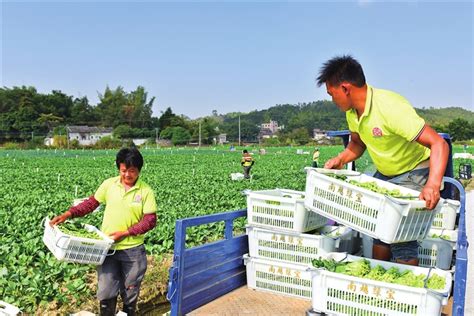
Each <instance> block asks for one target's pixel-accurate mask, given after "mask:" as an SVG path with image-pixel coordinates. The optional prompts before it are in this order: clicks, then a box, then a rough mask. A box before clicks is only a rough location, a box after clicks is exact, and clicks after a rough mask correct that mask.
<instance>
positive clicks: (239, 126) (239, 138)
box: [239, 115, 240, 146]
mask: <svg viewBox="0 0 474 316" xmlns="http://www.w3.org/2000/svg"><path fill="white" fill-rule="evenodd" d="M239 146H240V115H239Z"/></svg>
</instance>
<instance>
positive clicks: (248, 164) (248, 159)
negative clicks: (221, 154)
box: [240, 149, 255, 179]
mask: <svg viewBox="0 0 474 316" xmlns="http://www.w3.org/2000/svg"><path fill="white" fill-rule="evenodd" d="M242 153H243V154H242V159H241V160H240V164H241V165H242V167H243V168H244V178H245V179H250V169H252V166H253V164H254V163H255V161H254V160H253V158H252V156H250V154H249V152H248V150H247V149H244V150H243V152H242Z"/></svg>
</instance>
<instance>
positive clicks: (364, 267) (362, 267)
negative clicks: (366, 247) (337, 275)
mask: <svg viewBox="0 0 474 316" xmlns="http://www.w3.org/2000/svg"><path fill="white" fill-rule="evenodd" d="M369 272H370V261H369V260H367V259H361V260H357V261H352V262H349V263H348V264H347V265H346V269H345V271H344V274H347V275H352V276H355V277H364V276H365V275H366V274H368V273H369Z"/></svg>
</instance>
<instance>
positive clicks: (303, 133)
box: [0, 86, 474, 145]
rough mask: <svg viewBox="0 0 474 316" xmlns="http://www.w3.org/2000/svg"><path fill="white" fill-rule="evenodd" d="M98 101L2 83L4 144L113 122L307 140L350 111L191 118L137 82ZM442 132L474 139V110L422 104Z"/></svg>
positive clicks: (300, 108)
mask: <svg viewBox="0 0 474 316" xmlns="http://www.w3.org/2000/svg"><path fill="white" fill-rule="evenodd" d="M98 97H99V101H98V103H97V104H96V105H92V104H90V102H89V100H88V99H87V97H74V96H71V95H67V94H65V93H63V92H61V91H59V90H53V91H51V93H39V92H38V91H37V90H36V88H34V87H31V86H29V87H27V86H22V87H12V88H8V87H3V88H0V143H5V142H25V141H29V140H31V139H35V137H37V139H38V142H39V140H40V139H43V138H44V137H45V136H46V135H57V134H62V135H64V134H65V126H68V125H69V126H72V125H88V126H99V127H112V128H113V135H114V137H115V138H118V139H126V138H153V139H154V138H156V136H159V138H162V139H168V140H170V141H171V142H172V143H173V144H175V145H181V144H187V143H189V142H197V141H198V140H199V139H200V141H201V143H203V144H212V143H213V142H214V141H215V139H216V137H217V136H218V135H219V134H222V133H223V134H226V135H227V140H228V141H231V142H236V141H238V138H239V120H240V138H241V140H242V141H244V142H256V141H258V134H259V132H260V124H262V123H264V122H269V121H270V120H273V121H277V122H278V124H279V125H280V126H281V125H283V126H284V129H283V130H281V131H280V132H279V133H278V138H272V139H269V140H266V141H267V142H268V143H270V144H274V145H278V144H285V145H286V144H306V143H309V142H310V141H311V138H312V136H313V129H315V128H318V129H321V130H340V129H347V124H346V121H345V115H344V113H342V112H341V111H340V110H339V109H337V107H336V106H335V105H334V104H333V103H332V102H330V101H315V102H309V103H298V104H278V105H276V106H273V107H270V108H268V109H266V110H260V111H257V110H255V111H251V112H249V113H240V112H237V113H227V114H218V113H217V111H213V112H212V114H210V115H209V116H205V117H202V118H199V119H190V118H189V117H187V116H185V115H177V114H175V113H173V111H172V109H171V108H170V107H168V108H166V109H164V111H162V112H161V113H160V114H161V115H160V116H153V112H152V107H153V104H154V102H155V97H149V96H148V93H147V92H146V90H145V88H144V87H142V86H138V87H137V88H136V89H135V90H133V91H130V92H127V91H125V90H124V89H123V88H122V87H120V86H119V87H117V88H115V89H111V88H109V87H106V88H105V90H104V92H103V93H99V94H98ZM417 112H418V113H419V114H420V115H421V116H422V117H423V118H425V120H426V121H427V122H428V123H429V124H430V125H432V126H434V128H435V129H436V130H437V131H438V132H447V133H449V134H450V135H451V136H452V137H453V139H454V140H460V141H462V140H469V139H472V138H474V113H473V112H471V111H468V110H465V109H462V108H456V107H452V108H444V109H433V108H429V109H425V108H423V109H417Z"/></svg>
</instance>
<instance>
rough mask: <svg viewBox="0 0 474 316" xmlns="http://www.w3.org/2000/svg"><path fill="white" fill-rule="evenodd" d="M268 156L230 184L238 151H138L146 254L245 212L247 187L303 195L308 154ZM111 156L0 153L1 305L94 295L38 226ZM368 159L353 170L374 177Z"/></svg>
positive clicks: (216, 229) (325, 152)
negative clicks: (202, 219) (180, 229)
mask: <svg viewBox="0 0 474 316" xmlns="http://www.w3.org/2000/svg"><path fill="white" fill-rule="evenodd" d="M311 149H312V148H304V150H305V151H309V152H311ZM266 150H267V153H266V154H265V155H260V154H258V153H257V152H258V150H255V154H254V155H253V156H254V158H255V161H256V162H255V165H254V168H253V169H252V175H253V179H252V180H248V181H231V180H230V176H229V175H230V174H231V173H234V172H242V169H241V166H240V157H241V156H240V151H239V150H238V151H236V152H230V151H229V150H228V148H224V147H220V148H206V149H197V148H196V149H194V148H171V149H169V148H168V149H142V154H143V156H144V159H145V165H144V167H143V169H142V173H141V177H142V179H144V180H145V181H146V182H147V183H148V184H150V185H151V187H152V188H153V189H154V191H155V193H156V197H157V202H158V224H157V227H156V228H155V229H154V230H153V231H152V232H149V233H148V234H147V235H146V236H147V237H146V239H145V243H146V249H147V252H148V254H150V255H158V254H163V253H169V252H171V251H172V250H173V238H174V223H175V220H176V219H179V218H185V217H191V216H199V215H204V214H210V213H217V212H224V211H229V210H236V209H242V208H245V206H246V200H245V196H244V195H243V194H242V193H241V192H242V191H243V190H245V189H251V190H258V189H273V188H285V189H293V190H304V186H305V176H306V174H305V172H304V171H303V168H304V167H306V166H309V165H310V164H311V155H310V154H303V155H297V154H296V150H297V148H294V147H293V148H270V149H267V148H266ZM340 150H342V146H333V147H322V148H321V156H320V163H324V162H325V161H326V160H327V159H329V158H330V157H332V156H334V155H336V154H337V153H338V152H339V151H340ZM115 153H116V151H111V150H108V151H106V150H103V151H92V150H89V151H83V150H69V151H63V150H61V151H60V150H56V151H55V150H31V151H8V150H1V151H0V174H1V177H0V197H1V198H0V222H1V223H2V226H1V227H0V300H3V301H6V302H8V303H12V304H14V305H16V306H18V307H19V308H20V309H21V310H22V311H24V312H27V313H34V312H35V311H36V310H37V308H38V307H39V306H40V305H48V304H52V303H54V304H55V306H61V305H71V306H74V305H80V304H81V302H82V299H83V298H84V297H90V296H93V295H94V294H95V293H94V290H93V289H91V288H92V287H91V286H89V283H91V280H88V279H87V278H86V277H85V276H86V274H87V273H88V272H91V271H94V266H90V265H78V264H71V263H62V262H59V261H57V260H56V259H55V258H54V257H53V256H52V254H51V253H50V252H49V251H48V250H47V248H46V246H45V245H44V244H43V242H42V235H43V228H42V220H43V219H44V218H45V217H46V216H50V217H52V216H54V215H57V214H59V213H62V212H64V211H65V210H67V209H68V208H69V206H70V205H71V204H72V201H73V200H74V199H75V198H82V197H87V196H90V195H92V194H94V192H95V190H96V189H97V188H98V186H99V185H100V184H101V182H102V181H103V180H104V179H106V178H108V177H112V176H116V175H118V173H117V169H116V167H115V162H114V160H115ZM367 157H368V156H366V154H365V155H364V156H363V157H362V158H361V162H360V163H359V165H358V166H359V168H360V169H362V170H370V171H374V168H373V166H372V164H371V162H370V160H369V159H368V158H367ZM455 170H457V166H455ZM101 216H102V212H101V211H98V212H95V213H93V214H89V215H88V216H87V217H85V218H82V219H80V222H82V223H88V224H91V225H94V226H97V227H100V222H101ZM244 225H245V223H244V222H238V223H236V225H235V226H236V230H238V231H244ZM222 230H223V225H222V226H219V225H217V226H208V227H199V228H195V229H193V230H190V231H189V233H188V235H189V236H190V237H189V240H187V243H188V245H190V246H192V245H196V244H201V243H204V242H206V241H208V240H215V239H218V238H220V236H222Z"/></svg>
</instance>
